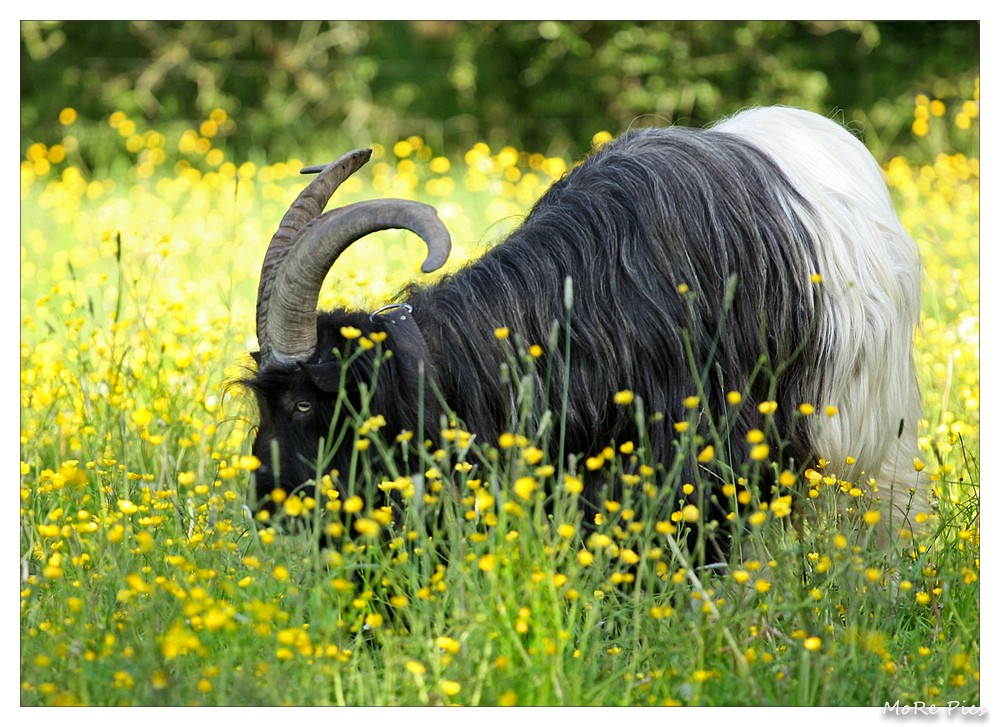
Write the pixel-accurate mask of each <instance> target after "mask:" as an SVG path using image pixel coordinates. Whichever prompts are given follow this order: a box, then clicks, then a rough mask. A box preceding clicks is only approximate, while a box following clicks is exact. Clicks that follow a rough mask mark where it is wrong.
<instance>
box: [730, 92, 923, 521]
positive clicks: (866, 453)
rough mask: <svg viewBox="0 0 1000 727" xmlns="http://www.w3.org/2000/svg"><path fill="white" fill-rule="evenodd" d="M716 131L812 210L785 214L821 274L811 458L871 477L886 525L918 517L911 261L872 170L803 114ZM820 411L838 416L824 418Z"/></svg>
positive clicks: (830, 126) (916, 277) (764, 116)
mask: <svg viewBox="0 0 1000 727" xmlns="http://www.w3.org/2000/svg"><path fill="white" fill-rule="evenodd" d="M715 130H716V131H722V132H726V133H729V134H734V135H736V136H739V137H740V138H742V139H745V140H747V141H749V142H751V143H752V144H754V145H755V146H757V147H758V148H760V149H761V150H763V151H764V152H765V153H767V154H768V155H769V156H770V157H771V158H772V159H773V160H774V161H775V162H776V163H777V164H778V166H779V167H780V168H781V170H782V171H783V172H784V173H785V175H786V176H787V177H788V179H789V180H790V181H791V183H792V186H793V187H794V188H795V189H796V190H798V191H799V193H800V194H801V195H802V196H803V197H804V198H805V199H806V200H807V201H808V203H809V205H810V206H811V207H812V210H813V212H812V214H810V213H808V212H806V211H804V210H802V209H801V208H800V209H798V210H796V211H797V213H798V214H799V216H800V217H801V218H802V219H803V220H805V221H806V224H807V225H811V226H812V229H811V232H812V233H813V236H814V239H815V240H816V241H817V245H818V248H819V249H818V251H817V254H818V256H819V261H820V269H819V270H818V271H817V272H819V273H820V274H821V275H822V283H821V287H822V294H823V295H822V303H821V320H820V325H819V336H820V354H819V361H820V369H821V371H820V376H819V378H818V386H817V389H816V392H815V397H816V399H815V401H813V402H810V403H813V404H815V405H816V407H817V414H816V415H815V421H816V422H817V424H816V427H815V430H814V436H815V440H814V441H815V445H816V451H817V452H818V453H819V455H820V456H823V457H825V458H826V459H828V460H829V461H830V469H831V470H832V471H833V472H835V473H836V474H837V475H838V476H840V477H842V478H843V479H846V480H849V481H852V482H853V481H857V480H859V479H865V480H867V479H868V478H869V477H872V476H874V477H875V479H876V481H877V483H878V486H879V492H880V495H881V500H882V504H883V508H884V510H885V514H886V515H888V514H889V512H890V511H889V507H890V504H891V506H892V509H893V510H895V513H894V514H893V515H892V517H893V524H898V523H900V516H899V513H901V512H905V511H906V510H907V509H909V511H910V512H911V514H912V513H913V512H917V511H922V510H926V509H927V507H928V504H927V494H926V492H925V490H926V486H925V484H924V483H923V482H922V479H923V478H920V477H919V476H918V475H917V473H916V472H915V470H914V468H913V458H914V457H916V456H917V454H918V451H917V423H918V421H919V420H920V419H921V417H922V413H921V406H920V395H919V391H918V388H917V380H916V373H915V370H914V365H913V329H914V326H915V325H916V324H917V323H918V320H919V315H920V259H919V252H918V250H917V247H916V244H915V243H914V242H913V240H912V239H911V238H910V236H909V235H908V234H907V233H906V231H905V230H904V229H903V226H902V225H901V224H900V222H899V218H898V217H897V216H896V213H895V210H894V209H893V206H892V202H891V200H890V198H889V194H888V190H887V188H886V184H885V181H884V179H883V176H882V171H881V169H880V168H879V166H878V165H877V164H876V162H875V160H874V159H873V158H872V155H871V154H870V153H869V152H868V150H867V149H866V148H865V146H864V145H863V144H862V143H861V142H860V141H858V139H856V138H855V137H854V136H853V135H852V134H851V133H850V132H848V131H847V130H846V129H844V128H843V127H842V126H841V125H839V124H837V123H836V122H834V121H832V120H830V119H828V118H824V117H822V116H819V115H818V114H814V113H811V112H808V111H802V110H799V109H792V108H783V107H773V108H759V109H750V110H748V111H744V112H742V113H739V114H737V115H736V116H734V117H732V118H730V119H727V120H725V121H723V122H722V123H721V124H719V125H718V126H716V127H715ZM827 405H833V406H835V407H837V409H838V412H839V413H838V414H837V415H836V416H833V417H826V416H825V415H824V413H823V408H824V407H825V406H827ZM900 420H902V422H903V432H902V435H901V436H899V437H898V438H897V434H898V432H899V426H900ZM848 457H853V458H854V459H855V460H856V464H855V465H853V466H850V465H847V464H846V460H847V458H848ZM911 488H916V493H915V494H913V495H912V505H911V504H910V500H911Z"/></svg>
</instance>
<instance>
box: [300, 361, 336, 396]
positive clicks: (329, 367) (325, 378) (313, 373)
mask: <svg viewBox="0 0 1000 727" xmlns="http://www.w3.org/2000/svg"><path fill="white" fill-rule="evenodd" d="M299 366H301V367H302V369H303V370H304V371H305V372H306V373H307V374H308V375H309V378H310V379H311V380H312V382H313V383H314V384H315V385H316V387H317V388H318V389H319V390H320V391H324V392H326V393H327V394H333V393H335V392H336V391H337V390H338V389H339V388H340V368H341V364H340V362H339V361H326V362H323V363H311V364H307V363H300V364H299Z"/></svg>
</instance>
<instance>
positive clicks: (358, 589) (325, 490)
mask: <svg viewBox="0 0 1000 727" xmlns="http://www.w3.org/2000/svg"><path fill="white" fill-rule="evenodd" d="M977 102H978V99H970V100H969V101H968V102H967V103H966V104H965V105H963V106H962V107H961V108H957V109H952V108H945V107H944V105H943V104H942V103H941V102H940V101H936V100H933V99H928V98H926V97H918V98H917V99H916V100H915V104H914V124H913V129H912V132H913V134H914V136H915V137H917V141H919V139H920V138H921V137H923V136H925V135H926V134H927V133H928V130H929V129H931V127H932V126H933V125H941V124H954V125H956V126H958V127H959V129H961V130H967V129H969V128H970V127H975V126H976V125H977V124H978V118H977V116H976V113H977V109H978V103H977ZM60 122H61V124H62V129H63V134H62V136H61V138H58V139H52V140H51V142H50V143H41V142H38V143H34V144H32V145H31V146H29V147H28V148H27V150H26V153H25V155H24V158H23V159H22V161H21V165H20V170H21V171H20V175H21V245H20V251H21V252H20V264H21V292H20V320H21V343H20V361H21V369H20V375H21V383H20V403H21V407H20V451H21V455H20V459H21V461H20V523H19V525H20V553H19V558H20V563H19V570H20V578H19V583H18V585H19V592H20V697H21V704H22V705H74V704H76V705H80V704H83V705H256V704H262V705H283V704H290V705H327V704H333V705H401V704H402V705H449V704H457V705H506V706H514V705H517V706H526V705H699V706H700V705H871V706H879V707H881V706H882V705H883V704H884V703H885V702H889V703H894V702H896V701H897V700H898V701H899V703H900V704H913V703H914V702H918V701H919V702H926V703H929V704H931V703H933V704H947V703H949V702H957V703H959V704H964V705H978V704H980V703H981V697H980V685H979V668H980V667H979V662H980V650H979V631H980V618H979V610H980V582H979V500H978V485H979V467H978V458H979V165H978V160H977V159H974V158H969V157H967V156H964V155H961V154H948V153H942V154H938V155H937V156H936V157H935V158H934V159H933V161H931V162H929V163H922V164H918V163H914V162H911V161H908V160H907V159H906V158H903V157H895V158H892V159H888V160H886V162H885V165H884V168H885V172H886V179H887V181H888V184H889V185H890V188H891V191H892V194H893V196H894V199H895V201H896V203H897V208H898V210H899V213H900V216H901V219H902V220H903V223H904V225H905V226H906V227H907V229H908V230H909V231H910V232H911V234H912V236H913V237H914V239H915V240H916V242H917V244H918V245H919V247H920V250H921V253H922V258H923V266H924V273H923V314H922V318H921V323H920V326H919V329H918V330H917V332H916V335H915V355H916V362H917V370H918V376H919V378H920V383H921V387H922V395H923V402H924V412H925V420H924V421H923V422H922V426H921V431H920V450H921V458H920V459H918V460H915V461H914V467H915V468H916V469H918V470H920V471H922V472H923V473H925V475H926V476H927V477H928V478H929V479H930V481H931V482H932V484H933V491H934V501H933V503H932V504H933V507H932V508H931V510H930V514H929V515H928V516H918V517H917V518H916V520H917V524H918V525H919V526H920V527H918V528H913V529H912V530H911V529H906V528H902V529H900V528H898V527H893V528H890V537H889V538H888V542H886V539H885V538H881V537H879V536H878V535H877V532H878V528H882V527H885V526H886V523H884V522H882V523H880V522H879V519H880V518H879V512H878V507H877V505H876V504H875V502H874V499H875V497H876V496H877V492H876V491H875V490H874V488H873V487H872V486H871V483H869V482H864V481H862V482H842V481H838V480H837V479H836V478H835V477H831V476H828V475H825V474H824V473H823V471H822V467H821V465H820V464H817V466H816V467H815V468H811V469H809V470H807V471H805V472H804V473H792V472H778V471H774V470H771V469H769V468H768V467H767V466H766V465H765V464H764V462H763V460H764V459H765V458H766V457H765V456H762V457H761V460H762V461H761V462H756V463H752V464H751V465H750V466H748V467H746V468H745V469H744V470H743V471H742V472H741V473H738V474H739V476H737V477H734V478H733V481H732V482H727V483H725V484H724V485H723V487H722V488H721V490H722V495H723V497H725V498H726V499H727V502H729V504H730V506H731V513H730V524H731V525H730V526H731V527H732V528H734V531H738V532H740V533H745V535H744V536H743V537H742V538H741V540H740V543H739V544H738V545H737V546H736V547H734V549H733V553H732V555H731V557H730V562H729V563H726V564H723V565H722V567H708V564H706V563H705V562H704V558H703V557H701V558H699V557H698V555H697V553H695V554H692V553H690V552H688V551H687V550H686V549H684V548H683V547H679V546H678V544H679V543H683V542H684V541H685V537H686V533H687V531H688V529H689V528H691V527H693V526H697V525H698V524H699V523H700V520H701V517H702V512H701V511H699V508H698V507H696V506H693V505H691V506H688V507H684V508H676V507H674V506H673V505H672V504H671V502H670V499H669V493H671V492H672V491H673V488H674V487H675V486H681V487H698V486H700V485H701V484H703V483H700V482H695V483H679V482H676V481H675V478H676V477H677V476H678V474H677V472H676V471H674V470H670V471H665V470H664V469H662V468H656V467H654V466H652V465H651V463H647V462H645V461H644V459H643V442H641V441H637V442H618V443H614V444H613V445H610V444H609V447H608V448H607V449H606V450H605V451H604V452H603V453H601V454H600V455H599V456H596V457H592V458H589V459H587V460H586V461H583V462H579V463H577V467H578V469H577V470H576V471H574V470H573V469H572V468H569V469H567V468H564V467H563V466H562V465H561V463H558V462H551V461H549V460H548V459H547V458H546V456H545V454H544V452H543V451H542V449H541V448H540V447H538V446H536V445H537V442H536V441H535V440H534V438H533V437H534V434H535V432H533V431H530V430H527V429H525V430H524V431H512V432H509V433H507V434H505V435H504V436H503V437H501V438H500V440H499V441H497V442H478V441H476V440H475V438H474V437H472V436H471V435H470V433H468V432H466V431H464V430H463V429H462V428H461V422H456V421H452V422H447V423H446V426H443V428H442V431H441V433H440V438H439V444H437V445H434V446H431V447H426V446H422V444H421V443H419V442H415V441H412V438H411V437H408V436H407V435H405V434H404V435H401V436H397V433H395V432H391V433H388V432H383V431H380V430H381V427H382V424H383V423H384V422H381V421H380V417H379V412H363V415H362V416H361V417H360V418H359V421H358V422H357V423H356V427H355V428H354V429H353V430H352V431H351V432H349V433H348V434H347V435H346V436H350V437H352V439H351V442H352V445H353V447H354V451H355V453H356V457H355V459H354V462H353V465H352V469H351V472H349V473H341V477H340V478H339V479H336V480H335V479H331V478H329V477H325V478H317V481H316V482H315V483H314V486H313V487H311V488H309V489H307V490H305V491H300V492H297V493H286V492H283V491H275V492H274V493H272V500H273V504H274V508H273V509H274V510H275V514H274V516H273V517H263V516H256V517H255V516H254V514H253V513H252V511H251V510H250V509H249V508H247V506H246V504H247V492H248V489H249V483H250V481H251V479H252V477H253V472H254V470H255V469H256V467H258V466H259V464H260V463H259V462H258V461H257V460H256V459H255V458H254V457H252V456H251V455H250V454H249V446H248V438H249V437H251V436H252V424H253V420H254V411H253V405H252V399H251V397H249V396H248V394H247V392H245V391H243V390H242V389H241V388H240V387H239V386H237V385H235V384H234V382H235V381H236V380H237V379H239V378H240V377H241V376H242V375H244V373H245V372H246V370H247V369H248V368H249V367H250V366H251V365H252V363H251V360H250V357H249V355H248V352H249V351H252V350H255V348H256V342H255V338H254V334H253V331H254V323H253V321H254V301H255V294H256V286H257V280H258V275H259V266H260V261H261V259H262V256H263V252H264V249H265V247H266V245H267V242H268V240H269V239H270V236H271V234H272V232H273V231H274V230H275V229H276V226H277V223H278V220H279V219H280V217H281V215H282V214H283V212H284V210H285V209H286V208H287V206H288V204H289V203H290V201H291V200H292V199H294V197H295V195H296V193H297V192H298V191H299V190H300V189H301V188H302V186H303V184H304V181H303V178H302V177H300V176H299V174H298V170H299V169H300V168H301V167H303V166H306V165H308V164H314V163H317V162H324V161H329V160H330V159H332V158H334V157H336V156H339V154H340V153H342V152H343V151H346V150H344V149H331V150H329V152H328V156H329V159H326V158H324V159H301V160H300V159H289V160H284V161H281V162H277V163H267V164H263V163H254V162H250V161H239V160H234V159H230V158H228V155H227V153H226V150H225V144H224V137H225V135H226V133H227V129H228V130H231V129H232V128H234V125H235V124H237V123H238V119H232V118H230V117H229V116H228V115H227V114H226V113H225V112H223V111H221V110H219V111H216V112H213V113H212V115H211V116H210V117H209V118H206V119H204V120H203V121H202V122H201V123H200V124H198V125H197V126H196V128H191V129H187V130H185V131H183V133H180V134H178V135H168V134H165V133H162V132H159V131H157V130H154V129H144V128H142V127H141V124H140V123H139V122H137V121H136V120H133V119H130V118H128V117H127V116H126V115H125V114H120V113H119V114H115V115H113V116H111V117H110V118H109V119H108V120H107V124H108V126H109V127H110V128H111V129H113V130H114V131H115V136H116V139H117V140H116V142H115V145H114V146H113V148H112V150H111V151H105V152H104V153H103V155H102V156H101V158H103V159H106V160H108V162H107V163H106V164H105V165H103V166H102V167H100V168H95V167H92V166H90V165H88V164H87V163H86V162H85V161H84V160H85V159H86V158H92V157H88V156H87V155H85V154H83V153H82V152H83V151H85V147H86V144H87V143H89V142H88V137H87V135H86V134H85V133H84V132H83V131H82V130H81V128H80V127H81V124H80V121H79V119H77V117H76V112H75V111H74V110H73V109H71V108H67V109H64V110H63V112H62V114H61V115H60ZM970 133H971V132H970ZM608 138H610V137H609V135H608V134H606V133H605V132H599V133H597V134H595V136H594V143H595V144H600V143H602V142H603V141H606V140H607V139H608ZM568 163H569V162H568V161H567V160H563V159H559V158H549V157H546V156H545V155H543V154H537V153H531V152H529V151H523V150H517V149H513V148H509V147H507V148H501V149H490V148H489V147H488V146H486V145H485V144H477V145H475V146H473V147H472V148H471V149H468V150H467V151H466V152H465V153H464V154H462V155H458V156H457V157H456V158H448V157H446V156H443V155H440V154H439V153H437V152H436V151H435V150H433V149H431V148H430V147H429V146H428V144H427V143H425V141H424V140H423V139H421V138H418V137H410V138H408V139H402V140H399V141H398V142H397V143H395V144H392V145H389V146H375V147H374V155H373V160H372V162H371V163H370V164H369V165H368V166H367V167H365V168H364V169H363V170H362V171H361V172H359V173H358V174H357V175H355V176H354V177H352V178H351V179H350V180H348V182H347V183H345V185H344V186H343V187H342V188H341V191H340V192H338V194H337V197H336V198H335V203H337V204H343V203H344V202H349V201H353V200H359V199H368V198H373V197H381V196H397V197H405V198H413V199H420V200H422V201H426V202H428V203H430V204H433V205H434V206H435V207H437V209H438V210H439V213H440V215H441V217H442V219H443V220H444V222H445V224H446V225H447V226H448V228H449V230H450V231H451V233H452V237H453V239H454V241H455V243H456V245H455V248H454V250H453V253H452V257H451V260H450V261H449V263H448V265H447V266H446V268H445V271H444V272H446V271H447V270H451V269H454V268H455V267H457V266H460V265H462V264H464V263H465V262H467V261H469V260H472V259H475V258H476V256H477V255H479V254H481V252H482V251H483V250H485V249H486V248H487V247H488V246H490V245H492V244H495V243H496V242H498V241H499V240H501V239H502V238H503V235H504V234H505V232H506V231H507V230H509V229H510V228H511V227H512V226H514V225H516V224H517V222H518V220H519V219H520V218H521V217H523V215H524V214H525V213H526V211H527V210H528V209H529V208H530V205H531V204H532V203H533V202H534V200H536V199H537V198H538V197H539V196H540V194H541V193H542V192H543V191H544V190H545V189H546V187H547V186H548V185H549V184H550V183H551V182H552V181H553V180H554V179H557V178H559V177H560V176H561V175H562V174H563V173H565V171H566V170H567V168H568ZM422 252H423V247H422V243H420V241H419V240H417V239H416V238H414V237H413V236H408V235H404V234H402V233H383V234H380V235H378V236H375V237H373V238H371V239H369V240H368V241H366V242H364V243H362V244H359V245H355V246H354V247H352V248H351V250H350V251H349V252H348V253H347V254H345V256H344V257H343V258H342V259H341V261H339V262H338V265H337V268H336V270H335V272H334V274H333V275H331V276H330V279H328V281H327V284H326V287H325V288H324V292H323V294H322V296H321V301H320V305H321V307H331V306H334V305H351V306H360V307H363V308H369V309H371V308H374V307H377V306H378V305H380V304H381V303H382V302H384V301H385V299H386V298H388V297H389V296H390V295H391V294H392V292H393V291H394V290H396V289H397V288H399V287H401V286H402V285H403V284H404V283H406V282H407V281H408V280H411V279H413V278H415V277H416V276H417V275H419V272H418V268H419V263H420V262H421V259H422V257H421V256H422ZM345 335H347V336H351V335H352V332H350V331H345ZM496 335H497V336H498V337H503V336H504V335H505V331H503V330H498V331H497V332H496ZM534 343H535V344H538V345H545V344H546V342H544V341H538V342H534ZM357 345H358V346H359V347H361V346H378V345H379V342H378V341H373V340H368V339H361V340H358V341H357ZM536 365H538V363H537V351H536V349H534V347H533V346H526V347H525V348H524V349H523V350H518V351H516V356H514V357H513V358H512V360H511V365H510V367H509V369H508V371H507V372H506V375H509V376H511V377H513V378H514V380H515V381H520V380H522V379H519V378H518V377H523V381H525V382H529V381H530V380H531V379H532V376H530V374H531V373H532V371H533V367H534V366H536ZM526 385H527V384H526ZM694 393H695V392H692V394H694ZM524 395H525V398H526V399H527V398H530V396H531V395H532V392H531V391H527V390H525V391H524ZM617 401H619V402H620V405H621V406H627V407H632V408H633V409H634V410H635V414H636V417H637V421H648V419H647V417H648V416H655V413H648V412H643V411H642V407H641V402H640V401H636V400H633V399H632V397H631V396H630V395H629V392H620V394H619V397H618V399H617ZM730 403H731V404H732V406H733V407H738V406H739V405H740V401H739V397H738V396H736V395H734V396H733V397H732V398H731V401H730ZM815 404H819V402H815ZM695 405H696V402H692V408H691V410H692V412H693V411H694V406H695ZM715 414H716V415H717V416H719V417H724V416H727V415H728V414H727V412H716V413H715ZM798 415H800V416H816V417H822V416H836V412H835V411H826V410H823V409H822V407H820V406H816V407H814V406H813V403H809V402H803V406H802V407H801V409H800V412H799V413H798ZM692 416H693V414H692ZM673 424H674V427H675V429H676V431H677V437H678V452H679V457H680V456H685V457H693V458H705V459H706V460H707V459H709V458H711V457H712V456H713V451H712V449H713V443H712V442H706V441H703V440H700V439H698V438H695V437H693V436H691V435H690V434H688V431H687V430H688V426H687V424H688V423H687V422H683V421H682V422H674V423H673ZM752 436H754V437H755V438H757V441H756V442H755V444H757V445H759V446H761V447H764V448H765V449H764V450H761V451H762V452H763V455H766V447H767V445H768V443H769V442H770V443H771V446H776V439H775V437H776V436H777V435H776V434H775V433H774V432H771V431H763V432H754V433H752ZM373 448H374V449H378V450H379V451H380V452H383V453H385V452H390V453H391V452H402V451H406V450H408V448H415V449H417V450H419V451H420V452H421V456H422V457H423V461H424V462H425V463H426V469H425V471H424V472H423V473H422V487H415V483H414V481H413V477H412V476H411V475H410V474H407V473H404V472H396V473H387V472H376V471H374V470H373V469H372V468H371V467H370V465H369V464H368V460H367V459H366V457H365V453H366V451H369V450H371V449H373ZM473 452H475V453H476V454H477V455H478V456H477V457H473ZM484 460H485V461H487V462H489V463H490V464H489V466H487V467H482V466H478V467H477V466H474V465H473V464H472V463H473V462H482V461H484ZM584 469H586V470H588V471H590V472H598V473H601V475H602V476H605V477H607V478H609V480H612V479H614V480H617V481H621V482H622V483H623V484H624V485H625V487H624V495H623V497H622V498H621V501H610V500H609V501H606V502H604V503H603V504H602V506H601V508H600V512H599V514H598V517H597V522H596V524H595V525H594V527H593V528H587V529H585V528H584V527H583V524H582V523H581V518H582V513H581V508H580V506H579V503H578V502H577V497H578V495H579V492H580V484H581V483H580V472H582V471H583V470H584ZM411 474H412V473H411ZM672 478H674V479H672ZM765 478H768V479H769V480H770V481H771V482H775V483H776V485H777V489H776V492H775V494H774V495H773V496H772V497H770V498H762V497H761V495H760V492H761V490H760V488H759V484H760V483H761V482H762V481H763V480H764V479H765ZM390 492H396V493H398V496H399V497H401V498H402V499H403V500H404V501H405V502H406V503H407V508H406V509H405V511H404V513H403V514H399V513H396V512H394V511H393V510H392V509H391V508H390V507H388V506H387V503H388V495H389V493H390ZM793 493H794V494H795V497H794V504H795V507H794V512H793V507H792V503H793ZM647 514H649V515H647ZM302 523H310V524H312V526H313V527H312V528H306V527H302ZM803 523H804V524H803Z"/></svg>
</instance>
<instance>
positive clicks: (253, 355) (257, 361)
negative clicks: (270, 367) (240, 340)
mask: <svg viewBox="0 0 1000 727" xmlns="http://www.w3.org/2000/svg"><path fill="white" fill-rule="evenodd" d="M250 358H252V359H253V362H254V363H255V364H257V366H258V367H260V351H251V352H250Z"/></svg>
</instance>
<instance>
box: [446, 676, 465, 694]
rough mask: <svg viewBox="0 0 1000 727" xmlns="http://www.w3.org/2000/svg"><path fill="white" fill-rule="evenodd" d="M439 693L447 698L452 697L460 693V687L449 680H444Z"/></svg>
mask: <svg viewBox="0 0 1000 727" xmlns="http://www.w3.org/2000/svg"><path fill="white" fill-rule="evenodd" d="M441 691H442V692H444V693H445V694H446V695H448V696H449V697H454V696H455V695H456V694H458V693H459V692H460V691H462V685H461V684H459V683H458V682H454V681H452V680H451V679H445V680H443V681H442V682H441Z"/></svg>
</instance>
